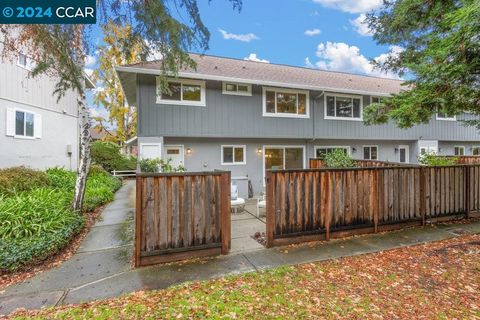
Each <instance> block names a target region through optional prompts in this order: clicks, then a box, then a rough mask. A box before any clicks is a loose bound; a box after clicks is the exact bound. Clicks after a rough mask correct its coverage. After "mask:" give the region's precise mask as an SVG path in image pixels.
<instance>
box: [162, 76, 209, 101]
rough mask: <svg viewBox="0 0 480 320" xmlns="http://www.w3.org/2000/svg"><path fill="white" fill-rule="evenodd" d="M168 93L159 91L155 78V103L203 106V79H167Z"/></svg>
mask: <svg viewBox="0 0 480 320" xmlns="http://www.w3.org/2000/svg"><path fill="white" fill-rule="evenodd" d="M168 89H169V91H170V93H167V92H164V93H161V92H160V84H159V78H157V103H160V104H180V105H194V106H205V105H206V104H205V81H199V80H183V79H182V80H169V81H168Z"/></svg>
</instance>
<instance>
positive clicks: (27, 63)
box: [17, 52, 35, 71]
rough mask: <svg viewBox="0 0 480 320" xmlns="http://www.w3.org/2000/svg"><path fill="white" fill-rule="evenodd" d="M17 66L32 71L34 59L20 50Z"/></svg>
mask: <svg viewBox="0 0 480 320" xmlns="http://www.w3.org/2000/svg"><path fill="white" fill-rule="evenodd" d="M17 66H19V67H20V68H23V69H25V70H28V71H32V70H33V68H35V63H34V61H33V60H32V59H31V58H29V57H28V56H27V55H26V54H24V53H22V52H20V53H19V54H18V57H17Z"/></svg>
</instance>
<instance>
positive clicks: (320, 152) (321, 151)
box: [314, 146, 350, 159]
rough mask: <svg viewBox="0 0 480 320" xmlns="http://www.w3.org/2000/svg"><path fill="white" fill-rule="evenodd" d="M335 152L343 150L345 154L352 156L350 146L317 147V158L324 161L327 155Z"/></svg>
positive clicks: (315, 149)
mask: <svg viewBox="0 0 480 320" xmlns="http://www.w3.org/2000/svg"><path fill="white" fill-rule="evenodd" d="M335 150H343V151H344V152H345V154H348V155H350V146H319V147H315V148H314V151H315V158H317V159H323V158H325V156H326V155H327V153H331V152H333V151H335Z"/></svg>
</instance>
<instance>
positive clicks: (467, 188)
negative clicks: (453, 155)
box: [463, 165, 470, 219]
mask: <svg viewBox="0 0 480 320" xmlns="http://www.w3.org/2000/svg"><path fill="white" fill-rule="evenodd" d="M463 179H465V182H464V183H465V188H464V189H465V190H464V192H465V194H464V198H465V205H464V207H465V218H467V219H468V218H469V215H470V167H469V166H467V165H463Z"/></svg>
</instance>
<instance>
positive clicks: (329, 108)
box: [324, 94, 363, 121]
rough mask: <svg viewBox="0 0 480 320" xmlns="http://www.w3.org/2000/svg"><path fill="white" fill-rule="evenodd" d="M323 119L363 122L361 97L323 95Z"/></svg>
mask: <svg viewBox="0 0 480 320" xmlns="http://www.w3.org/2000/svg"><path fill="white" fill-rule="evenodd" d="M324 106H325V110H324V111H325V119H334V120H354V121H363V99H362V96H353V95H346V94H325V100H324Z"/></svg>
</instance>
